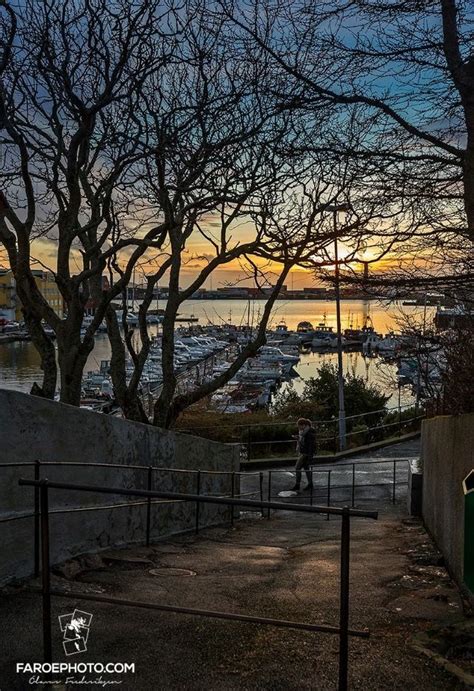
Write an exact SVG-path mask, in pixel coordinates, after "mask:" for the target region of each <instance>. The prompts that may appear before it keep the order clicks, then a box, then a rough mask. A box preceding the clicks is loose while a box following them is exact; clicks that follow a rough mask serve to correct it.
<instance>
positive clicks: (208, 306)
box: [0, 300, 433, 405]
mask: <svg viewBox="0 0 474 691" xmlns="http://www.w3.org/2000/svg"><path fill="white" fill-rule="evenodd" d="M264 304H265V303H264V301H260V300H252V301H251V302H250V303H249V302H248V301H247V300H190V301H188V302H186V303H184V305H183V308H182V309H181V311H180V317H182V318H183V319H185V318H186V317H197V318H198V319H199V321H198V324H203V325H205V324H210V323H212V324H216V325H224V324H229V323H232V324H237V325H239V324H242V325H244V324H247V323H250V324H252V325H254V326H255V325H257V324H258V323H259V321H260V315H261V313H262V311H263V308H264ZM160 306H162V307H164V304H163V305H160ZM403 314H408V315H412V316H413V315H416V316H418V317H419V318H420V320H421V319H422V318H423V307H421V308H420V307H413V306H402V305H400V304H395V303H392V304H390V305H387V304H382V303H380V302H379V301H374V300H371V301H358V300H342V301H341V316H342V327H343V329H345V328H348V327H350V326H352V327H353V328H357V327H361V326H363V325H364V324H365V323H366V321H367V319H370V320H371V321H372V325H373V326H374V328H375V330H376V331H377V332H379V333H388V332H389V331H397V330H399V328H400V319H401V318H402V315H403ZM432 315H433V308H428V310H427V315H426V318H427V323H429V322H430V321H431V319H432ZM282 321H284V322H285V323H286V325H287V327H288V329H289V330H294V329H296V327H297V325H298V323H299V322H301V321H310V322H311V323H312V324H313V325H314V326H316V325H317V324H319V323H320V322H325V323H326V324H327V325H328V326H332V327H334V330H335V327H336V313H335V304H334V302H330V301H322V300H292V301H283V300H282V301H278V302H277V303H276V306H275V309H274V311H273V314H272V318H271V323H270V325H269V328H275V327H276V326H277V325H278V324H279V323H280V322H282ZM184 323H186V322H184ZM159 328H160V327H159V326H155V325H151V326H150V327H149V329H150V333H151V334H156V333H157V331H158V330H159ZM336 358H337V356H336V353H334V352H330V353H321V352H308V353H303V354H302V356H301V360H300V363H299V364H298V365H297V367H296V371H297V372H298V374H299V378H296V379H295V380H293V386H294V387H295V388H296V389H297V390H301V389H302V388H303V386H304V381H305V380H306V379H308V378H309V377H312V376H315V375H317V371H318V369H319V367H320V366H321V364H322V363H324V362H330V363H334V364H335V363H336ZM109 359H110V345H109V341H108V338H107V334H103V333H100V334H98V335H97V336H96V339H95V347H94V350H93V352H92V353H91V355H90V357H89V360H88V363H87V366H86V371H93V370H97V369H98V367H99V365H100V362H101V360H109ZM343 361H344V369H345V371H346V372H348V373H352V374H356V375H357V376H362V377H364V378H365V379H366V380H367V381H369V382H371V383H375V384H378V385H379V386H380V388H382V389H383V390H384V391H386V392H387V394H390V395H391V397H392V402H393V404H394V405H395V404H396V402H397V401H398V390H397V389H396V384H395V377H394V376H392V375H394V371H392V370H394V368H393V366H390V365H388V364H386V363H383V362H382V361H381V360H380V359H379V358H370V357H364V356H363V355H362V353H360V352H353V353H344V357H343ZM40 378H41V370H40V358H39V356H38V353H37V352H36V350H35V348H34V346H33V345H32V344H31V343H29V342H18V343H8V344H3V345H0V388H8V389H15V390H19V391H25V392H28V391H30V389H31V386H32V384H33V382H34V381H38V380H39V379H40ZM400 396H401V402H402V403H410V402H411V401H412V396H411V392H410V391H409V390H408V388H407V387H403V389H402V391H401V392H400Z"/></svg>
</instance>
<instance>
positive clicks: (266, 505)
mask: <svg viewBox="0 0 474 691" xmlns="http://www.w3.org/2000/svg"><path fill="white" fill-rule="evenodd" d="M198 477H199V476H198ZM19 485H22V486H29V487H35V488H36V489H37V490H39V492H40V507H41V567H42V568H41V577H42V587H41V591H40V592H41V595H42V605H43V607H42V615H43V651H44V661H45V662H52V630H51V626H52V616H51V596H58V597H67V598H74V599H85V600H91V601H95V602H102V603H106V604H114V605H118V606H131V607H141V608H145V609H155V610H161V611H167V612H173V613H184V614H191V615H194V616H205V617H211V618H218V619H226V620H234V621H245V622H250V623H255V624H263V625H271V626H278V627H283V628H298V629H304V630H311V631H319V632H321V633H332V634H338V635H339V684H338V688H339V691H347V688H348V667H349V636H350V635H361V636H367V635H368V631H353V630H352V629H350V628H349V568H350V519H351V517H361V518H371V519H375V520H376V519H377V518H378V512H377V511H362V510H359V509H351V508H349V507H347V506H346V507H344V508H339V507H332V506H325V507H321V506H303V505H298V504H290V503H284V502H272V501H267V502H265V501H263V500H261V501H252V500H248V499H236V498H224V497H210V496H203V495H200V494H197V495H196V494H186V493H179V492H158V491H151V490H139V489H122V488H119V487H106V486H93V485H82V484H76V483H64V482H49V481H48V480H46V479H43V480H28V479H24V478H20V480H19ZM52 489H53V490H73V491H80V492H99V493H102V494H115V495H117V494H119V495H127V496H136V497H146V498H147V499H148V500H151V499H152V498H158V499H177V500H181V499H183V500H185V501H191V502H196V503H197V504H201V503H204V504H217V505H225V506H230V507H235V506H246V507H255V508H260V509H261V510H262V511H263V510H264V509H268V510H269V511H270V509H272V508H273V509H275V510H283V511H296V512H304V513H313V514H320V513H327V514H328V515H329V514H334V515H339V516H341V517H342V522H341V571H340V602H339V626H338V627H335V626H329V625H325V624H306V623H304V622H292V621H286V620H278V619H269V618H266V617H255V616H250V615H244V614H235V613H230V612H215V611H206V610H202V609H194V608H187V607H186V608H184V607H176V606H172V605H158V604H155V603H148V602H140V601H131V600H121V599H119V598H109V597H103V596H100V595H92V596H91V595H87V594H85V593H80V592H79V593H73V592H72V593H71V592H69V593H64V592H62V591H60V590H56V589H52V588H51V563H50V531H49V515H50V512H49V491H50V490H52ZM36 592H38V591H36Z"/></svg>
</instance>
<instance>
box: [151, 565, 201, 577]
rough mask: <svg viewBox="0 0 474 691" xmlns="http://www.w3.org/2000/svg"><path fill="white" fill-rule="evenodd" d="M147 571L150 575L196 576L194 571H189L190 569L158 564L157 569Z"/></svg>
mask: <svg viewBox="0 0 474 691" xmlns="http://www.w3.org/2000/svg"><path fill="white" fill-rule="evenodd" d="M149 573H150V574H151V575H152V576H165V577H166V576H168V577H169V576H174V577H177V576H184V577H189V576H196V572H195V571H191V569H177V568H175V567H174V566H160V567H159V568H158V569H150V571H149Z"/></svg>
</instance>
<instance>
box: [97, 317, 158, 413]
mask: <svg viewBox="0 0 474 691" xmlns="http://www.w3.org/2000/svg"><path fill="white" fill-rule="evenodd" d="M106 321H107V333H108V336H109V342H110V347H111V350H112V355H111V359H110V375H111V377H112V384H113V387H114V394H115V398H116V400H117V403H118V405H119V406H120V408H121V410H122V412H123V414H124V415H125V417H126V419H127V420H134V421H135V422H143V423H145V424H148V423H149V420H148V417H147V415H146V413H145V410H144V408H143V405H142V402H141V400H140V397H139V395H138V393H137V389H136V387H132V388H131V387H130V386H127V379H126V374H125V361H126V356H125V345H124V342H123V340H122V336H121V334H120V329H119V325H118V321H117V315H116V313H115V310H114V309H113V308H112V307H109V308H108V309H107V312H106Z"/></svg>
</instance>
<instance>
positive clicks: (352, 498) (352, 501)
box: [351, 463, 355, 508]
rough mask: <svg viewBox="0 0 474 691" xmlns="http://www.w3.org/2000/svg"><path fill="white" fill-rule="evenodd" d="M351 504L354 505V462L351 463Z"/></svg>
mask: <svg viewBox="0 0 474 691" xmlns="http://www.w3.org/2000/svg"><path fill="white" fill-rule="evenodd" d="M351 506H352V508H354V506H355V463H353V464H352V497H351Z"/></svg>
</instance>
